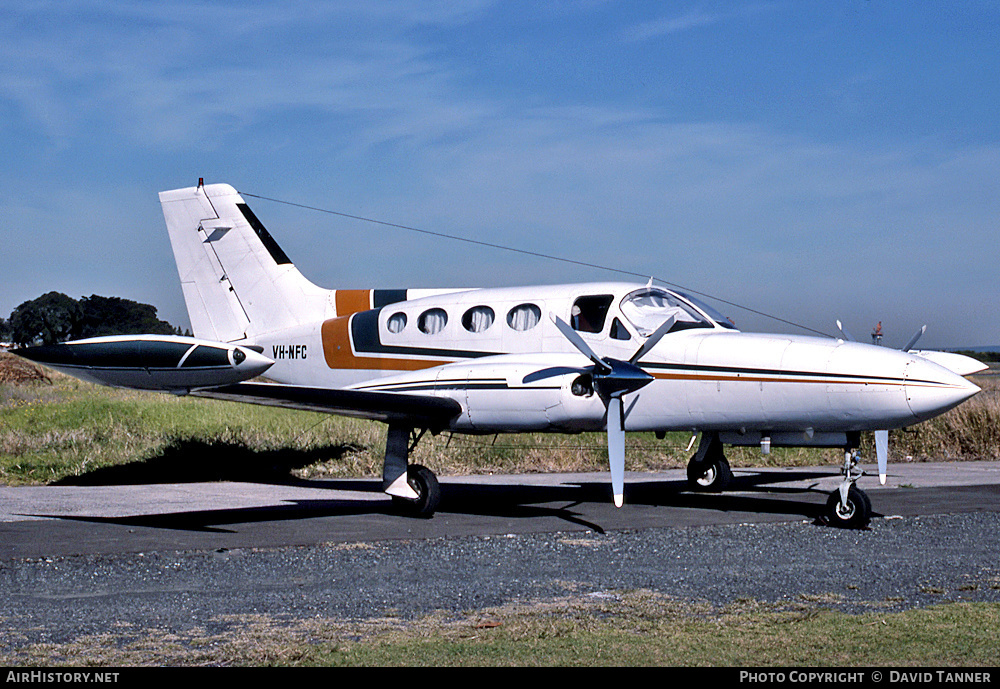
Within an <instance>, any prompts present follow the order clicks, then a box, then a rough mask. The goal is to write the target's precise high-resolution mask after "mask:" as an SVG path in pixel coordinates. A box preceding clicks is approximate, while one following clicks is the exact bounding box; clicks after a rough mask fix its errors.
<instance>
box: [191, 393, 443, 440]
mask: <svg viewBox="0 0 1000 689" xmlns="http://www.w3.org/2000/svg"><path fill="white" fill-rule="evenodd" d="M191 394H192V395H194V396H196V397H207V398H210V399H218V400H229V401H233V402H249V403H251V404H262V405H265V406H270V407H284V408H286V409H300V410H305V411H321V412H326V413H329V414H338V415H340V416H351V417H354V418H359V419H371V420H374V421H383V422H386V423H389V422H393V421H407V422H410V423H412V424H413V425H414V426H421V427H427V428H430V429H444V428H446V427H447V426H448V423H449V421H451V419H453V418H454V417H455V416H457V415H458V414H460V413H461V412H462V406H461V405H460V404H459V403H458V402H456V401H455V400H453V399H450V398H446V397H432V396H429V395H412V394H403V393H395V392H369V391H363V390H330V389H326V388H313V387H307V386H300V385H281V384H279V383H236V384H234V385H225V386H222V387H218V388H211V389H208V390H197V391H192V393H191Z"/></svg>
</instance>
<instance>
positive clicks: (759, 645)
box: [0, 591, 1000, 667]
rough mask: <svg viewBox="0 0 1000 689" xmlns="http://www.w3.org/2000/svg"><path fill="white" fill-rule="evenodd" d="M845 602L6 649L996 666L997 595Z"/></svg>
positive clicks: (232, 630)
mask: <svg viewBox="0 0 1000 689" xmlns="http://www.w3.org/2000/svg"><path fill="white" fill-rule="evenodd" d="M886 605H888V602H886V603H884V604H880V603H872V604H871V611H870V612H866V613H863V614H847V613H843V612H838V611H834V610H831V609H829V608H825V607H822V605H821V604H817V603H816V602H813V601H806V600H800V601H793V602H791V603H785V604H781V605H777V604H766V605H765V604H761V603H757V602H753V601H742V602H739V603H735V604H733V605H730V606H728V607H726V608H723V609H718V608H713V607H710V606H707V605H699V604H694V603H684V602H679V601H676V600H674V599H671V598H668V597H666V596H663V595H660V594H656V593H652V592H648V591H632V592H618V593H615V594H613V595H608V596H605V597H602V598H590V597H582V598H581V597H576V598H572V599H563V600H555V601H548V602H542V603H535V604H517V605H510V606H505V607H503V608H493V609H488V610H478V611H470V612H468V613H466V614H460V615H454V616H446V615H443V614H441V613H437V614H434V615H429V616H427V617H424V618H421V619H417V620H403V619H397V618H383V619H372V620H364V621H353V622H345V621H339V620H331V619H309V620H292V621H290V620H276V619H273V618H270V617H267V616H243V617H239V618H232V619H228V620H225V621H224V622H226V623H228V630H227V631H225V632H219V633H216V634H213V635H208V634H206V633H205V632H204V630H199V629H191V630H187V631H183V632H178V631H176V630H175V631H170V632H166V631H163V630H157V629H131V628H123V629H121V630H117V631H115V630H109V631H108V632H107V633H105V634H102V635H99V636H93V637H85V638H81V639H77V640H76V641H74V642H72V643H69V644H60V645H52V644H35V645H28V646H21V647H20V648H18V649H17V650H16V651H10V652H7V653H4V652H2V651H0V662H2V663H3V664H5V665H32V664H44V665H46V666H53V665H90V666H128V665H187V666H191V665H199V666H203V665H254V666H258V665H278V666H355V667H388V666H426V667H440V666H489V667H513V666H517V667H551V666H567V667H568V666H588V667H590V666H630V667H635V666H691V667H694V666H702V667H709V666H711V667H778V666H798V667H820V666H839V667H858V666H896V667H901V666H916V667H919V666H924V667H975V666H982V667H992V666H994V665H995V664H996V658H997V657H1000V635H998V634H997V633H996V630H997V629H998V625H1000V604H996V603H955V604H949V605H937V606H933V607H928V608H923V609H914V610H907V611H903V612H887V611H885V610H884V609H883V608H885V607H886Z"/></svg>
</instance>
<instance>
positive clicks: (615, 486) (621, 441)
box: [608, 395, 625, 507]
mask: <svg viewBox="0 0 1000 689" xmlns="http://www.w3.org/2000/svg"><path fill="white" fill-rule="evenodd" d="M624 407H625V404H624V402H623V401H622V396H621V395H615V396H614V397H612V398H611V399H610V400H608V462H609V463H610V465H611V493H612V494H613V495H614V499H615V507H621V506H622V504H624V502H625V429H624V427H623V426H622V416H623V414H624Z"/></svg>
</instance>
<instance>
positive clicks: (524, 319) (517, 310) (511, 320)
mask: <svg viewBox="0 0 1000 689" xmlns="http://www.w3.org/2000/svg"><path fill="white" fill-rule="evenodd" d="M540 320H542V310H541V309H540V308H538V307H537V306H535V305H534V304H521V305H520V306H515V307H514V308H512V309H511V310H510V312H508V313H507V325H509V326H510V327H511V328H513V329H514V330H517V331H518V332H524V331H525V330H531V329H532V328H534V327H535V326H536V325H538V321H540Z"/></svg>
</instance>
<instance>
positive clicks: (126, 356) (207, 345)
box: [12, 335, 274, 393]
mask: <svg viewBox="0 0 1000 689" xmlns="http://www.w3.org/2000/svg"><path fill="white" fill-rule="evenodd" d="M12 353H13V354H16V355H18V356H20V357H24V358H25V359H29V360H31V361H34V362H36V363H39V364H42V365H44V366H48V367H49V368H53V369H55V370H57V371H60V372H62V373H66V374H68V375H71V376H74V377H76V378H80V379H81V380H86V381H88V382H91V383H98V384H100V385H109V386H112V387H124V388H138V389H142V390H159V391H166V392H175V393H184V392H187V391H189V390H194V389H199V388H209V387H216V386H220V385H229V384H232V383H239V382H242V381H245V380H250V379H251V378H254V377H256V376H259V375H261V374H262V373H264V372H265V371H266V370H267V369H268V368H270V367H271V365H272V364H273V363H274V361H272V360H271V359H269V358H267V357H265V356H264V355H262V354H260V353H258V352H256V351H254V349H251V348H249V347H246V346H241V345H234V344H229V343H225V342H212V341H209V340H201V339H197V338H193V337H182V336H173V335H120V336H119V335H116V336H110V337H95V338H90V339H86V340H75V341H71V342H65V343H62V344H54V345H41V346H38V347H25V348H22V349H15V350H12Z"/></svg>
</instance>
